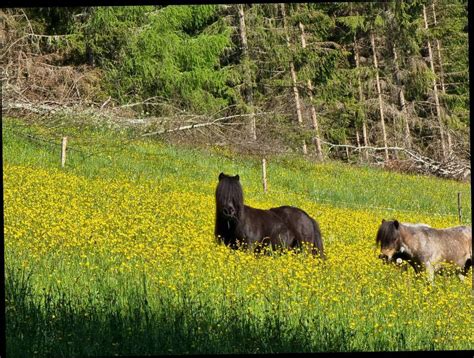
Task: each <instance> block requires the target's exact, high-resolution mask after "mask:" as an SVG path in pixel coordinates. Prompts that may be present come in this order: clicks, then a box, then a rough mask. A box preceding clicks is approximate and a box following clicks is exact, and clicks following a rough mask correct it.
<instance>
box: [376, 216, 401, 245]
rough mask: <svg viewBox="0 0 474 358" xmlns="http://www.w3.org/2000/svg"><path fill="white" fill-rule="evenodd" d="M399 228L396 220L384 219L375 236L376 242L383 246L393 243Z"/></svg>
mask: <svg viewBox="0 0 474 358" xmlns="http://www.w3.org/2000/svg"><path fill="white" fill-rule="evenodd" d="M396 232H397V229H396V227H395V223H394V221H384V222H383V223H382V224H381V225H380V227H379V230H378V231H377V237H376V238H375V243H376V244H380V245H382V246H386V245H389V244H391V243H392V242H394V241H395V239H396V237H397V236H396Z"/></svg>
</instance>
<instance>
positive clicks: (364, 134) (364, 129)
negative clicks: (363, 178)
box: [354, 35, 369, 162]
mask: <svg viewBox="0 0 474 358" xmlns="http://www.w3.org/2000/svg"><path fill="white" fill-rule="evenodd" d="M354 52H355V63H356V69H357V86H358V88H359V101H360V102H361V103H362V104H363V103H364V94H363V92H362V83H361V80H360V74H359V67H360V60H359V46H358V44H357V39H356V36H355V35H354ZM362 137H363V139H364V146H365V147H368V146H369V141H368V138H367V124H366V120H365V114H364V118H362ZM363 153H364V158H365V161H366V162H368V161H369V152H368V151H367V149H364V151H363Z"/></svg>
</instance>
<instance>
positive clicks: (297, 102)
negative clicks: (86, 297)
mask: <svg viewBox="0 0 474 358" xmlns="http://www.w3.org/2000/svg"><path fill="white" fill-rule="evenodd" d="M280 8H281V15H282V18H283V29H284V31H285V37H286V45H287V46H288V49H289V50H290V51H291V43H290V35H289V33H288V26H287V24H286V11H285V4H284V3H281V4H280ZM290 74H291V81H292V83H293V95H294V97H295V108H296V115H297V117H298V124H299V125H300V126H302V125H303V115H302V114H301V102H300V94H299V92H298V86H297V80H296V71H295V65H294V63H293V61H292V60H290ZM307 152H308V150H307V147H306V142H305V140H304V139H303V153H304V154H307Z"/></svg>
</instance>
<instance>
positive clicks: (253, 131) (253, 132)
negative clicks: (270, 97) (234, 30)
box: [237, 4, 257, 141]
mask: <svg viewBox="0 0 474 358" xmlns="http://www.w3.org/2000/svg"><path fill="white" fill-rule="evenodd" d="M237 8H238V13H239V33H240V44H241V49H242V60H243V62H244V97H245V101H246V102H247V106H248V107H249V110H250V114H251V116H250V137H251V138H252V139H253V140H254V141H255V140H257V124H256V122H255V109H254V105H253V91H252V77H251V74H250V67H249V61H250V58H249V50H248V43H247V31H246V27H245V13H244V4H239V5H237Z"/></svg>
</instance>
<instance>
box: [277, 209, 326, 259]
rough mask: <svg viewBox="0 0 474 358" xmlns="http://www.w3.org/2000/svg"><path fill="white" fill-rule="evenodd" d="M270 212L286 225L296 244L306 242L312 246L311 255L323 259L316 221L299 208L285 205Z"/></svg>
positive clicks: (319, 233)
mask: <svg viewBox="0 0 474 358" xmlns="http://www.w3.org/2000/svg"><path fill="white" fill-rule="evenodd" d="M270 211H272V212H274V213H275V214H277V215H278V216H279V217H281V218H282V220H284V222H285V223H286V225H287V226H288V227H289V228H290V229H291V230H292V231H293V232H294V234H295V236H296V239H297V240H298V244H301V243H302V242H306V243H309V244H311V245H313V248H312V253H313V255H316V254H319V256H320V257H321V258H322V259H324V258H325V255H324V248H323V240H322V237H321V230H320V229H319V225H318V223H317V222H316V220H314V219H313V218H312V217H311V216H309V215H308V213H306V212H305V211H304V210H302V209H300V208H297V207H294V206H286V205H285V206H280V207H277V208H271V209H270Z"/></svg>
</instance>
